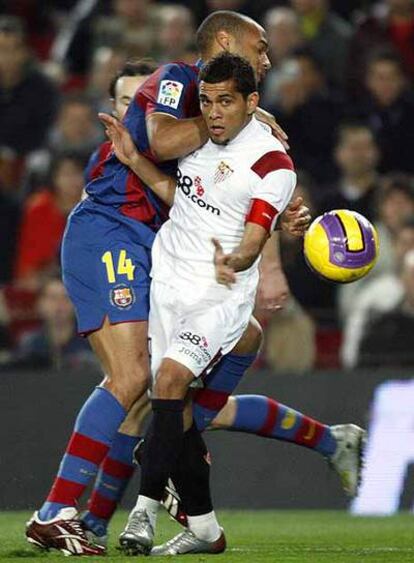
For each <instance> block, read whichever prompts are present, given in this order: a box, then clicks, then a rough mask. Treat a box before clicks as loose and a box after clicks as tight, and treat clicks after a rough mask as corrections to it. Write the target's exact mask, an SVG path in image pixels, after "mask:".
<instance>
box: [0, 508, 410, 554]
mask: <svg viewBox="0 0 414 563" xmlns="http://www.w3.org/2000/svg"><path fill="white" fill-rule="evenodd" d="M28 516H29V514H28V513H25V512H2V513H0V560H1V561H14V562H16V561H21V560H25V561H27V562H28V561H34V562H36V563H40V561H59V560H61V561H63V560H65V559H64V557H63V555H61V554H59V553H58V552H56V551H51V552H46V553H44V552H40V551H37V550H35V549H34V548H32V547H30V546H29V545H28V544H26V542H25V540H24V537H23V527H24V522H25V521H26V519H27V517H28ZM413 518H414V516H413V515H410V514H400V515H398V516H394V517H389V518H361V517H358V518H356V517H352V516H349V515H348V514H346V513H345V512H328V511H289V510H286V511H221V512H219V519H220V522H221V523H222V525H223V526H224V527H225V529H226V535H227V540H228V549H227V551H226V553H225V554H223V555H213V556H204V555H198V556H197V555H192V556H188V555H187V556H181V557H175V558H174V559H173V560H174V561H177V562H179V561H185V562H186V563H193V562H205V561H208V560H211V561H214V563H220V562H222V561H226V562H228V563H230V562H231V563H233V562H234V563H236V562H237V563H256V562H258V563H262V562H266V563H268V562H269V563H270V562H271V563H290V562H291V561H294V562H303V563H308V562H309V563H322V562H324V563H345V562H346V563H350V562H352V563H354V562H355V563H365V562H367V563H369V562H372V563H381V562H383V561H384V562H387V563H388V562H391V561H395V562H398V563H403V562H405V561H411V562H414V534H413V528H414V521H413ZM125 519H126V513H125V512H120V513H118V514H117V516H116V518H115V519H114V522H113V525H112V540H111V542H110V549H109V554H108V556H107V557H99V558H93V560H95V561H96V560H99V561H105V562H111V561H130V560H134V559H135V558H127V557H125V556H124V555H122V554H121V553H120V552H118V551H117V550H116V543H117V542H116V539H117V535H118V533H119V532H120V531H121V529H122V527H123V524H124V522H125ZM177 530H178V526H177V525H176V524H175V523H174V522H171V521H169V520H168V519H167V517H166V516H164V515H163V516H162V517H161V519H160V523H159V535H158V539H159V540H164V539H167V538H168V537H171V536H172V535H174V534H175V533H177ZM163 560H164V561H165V560H167V561H172V558H171V557H169V558H167V559H166V558H163V557H158V558H155V557H153V558H151V561H154V562H155V561H163Z"/></svg>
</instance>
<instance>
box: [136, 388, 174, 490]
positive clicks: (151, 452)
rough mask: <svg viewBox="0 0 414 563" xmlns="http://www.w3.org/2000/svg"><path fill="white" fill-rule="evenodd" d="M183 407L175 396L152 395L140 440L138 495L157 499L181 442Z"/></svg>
mask: <svg viewBox="0 0 414 563" xmlns="http://www.w3.org/2000/svg"><path fill="white" fill-rule="evenodd" d="M183 408H184V402H183V401H179V400H168V399H153V401H152V411H153V417H152V421H151V424H150V426H149V428H148V432H147V435H146V437H145V442H144V451H143V456H142V464H141V487H140V495H144V496H146V497H149V498H152V499H154V500H161V498H162V495H163V492H164V488H165V486H166V484H167V481H168V477H169V476H170V475H171V472H172V469H173V468H174V467H175V465H176V464H177V460H178V458H179V456H180V454H181V451H182V446H183V437H184V433H183Z"/></svg>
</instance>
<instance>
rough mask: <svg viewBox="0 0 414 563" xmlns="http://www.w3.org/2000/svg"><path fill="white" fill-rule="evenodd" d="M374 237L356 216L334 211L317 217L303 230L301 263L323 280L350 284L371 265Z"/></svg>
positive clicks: (375, 248) (374, 256) (375, 251)
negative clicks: (303, 257)
mask: <svg viewBox="0 0 414 563" xmlns="http://www.w3.org/2000/svg"><path fill="white" fill-rule="evenodd" d="M378 252H379V242H378V234H377V232H376V230H375V228H374V226H373V225H372V224H371V223H370V222H369V221H368V219H366V218H365V217H364V216H363V215H361V214H360V213H356V212H355V211H349V210H348V209H336V210H334V211H329V212H327V213H324V214H323V215H320V216H319V217H317V218H316V219H315V220H314V221H313V222H312V224H311V226H310V227H309V229H308V230H307V232H306V234H305V241H304V253H305V259H306V262H307V263H308V265H309V267H310V268H311V270H313V271H314V272H315V273H316V274H318V275H319V276H321V277H322V278H324V279H327V280H330V281H334V282H338V283H350V282H353V281H355V280H359V279H360V278H362V277H364V276H365V275H366V274H367V273H368V272H369V271H370V270H372V268H373V267H374V265H375V262H376V260H377V257H378Z"/></svg>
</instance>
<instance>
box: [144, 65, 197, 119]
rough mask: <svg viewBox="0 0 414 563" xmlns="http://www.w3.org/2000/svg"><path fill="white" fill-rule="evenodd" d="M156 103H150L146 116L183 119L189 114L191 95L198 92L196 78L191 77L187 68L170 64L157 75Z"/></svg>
mask: <svg viewBox="0 0 414 563" xmlns="http://www.w3.org/2000/svg"><path fill="white" fill-rule="evenodd" d="M154 86H155V88H154V101H152V102H149V103H148V105H147V109H146V115H148V114H151V113H156V112H157V113H166V114H168V115H171V116H173V117H175V118H176V119H183V118H184V117H186V115H187V113H188V108H187V105H188V100H189V97H190V94H191V96H192V94H194V92H195V91H196V90H197V82H196V77H195V75H194V77H191V75H190V73H189V72H188V71H187V70H186V68H185V67H183V66H181V65H179V64H168V65H165V66H163V67H162V68H161V69H160V72H159V73H157V81H156V83H155V84H154Z"/></svg>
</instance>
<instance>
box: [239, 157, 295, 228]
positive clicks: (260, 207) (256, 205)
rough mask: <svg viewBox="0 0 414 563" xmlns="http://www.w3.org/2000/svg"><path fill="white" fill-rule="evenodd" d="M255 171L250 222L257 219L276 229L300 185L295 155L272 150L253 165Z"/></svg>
mask: <svg viewBox="0 0 414 563" xmlns="http://www.w3.org/2000/svg"><path fill="white" fill-rule="evenodd" d="M251 171H252V172H251V173H252V175H253V191H252V198H251V203H250V208H249V212H248V213H247V216H246V223H247V222H249V223H257V224H258V225H261V226H262V227H264V228H265V229H266V230H268V231H272V230H274V228H275V225H276V221H277V218H278V216H279V214H280V213H282V212H283V211H284V209H285V208H286V206H287V205H288V203H289V201H290V200H291V198H292V194H293V191H294V189H295V186H296V174H295V171H294V166H293V162H292V159H291V158H290V156H289V155H287V154H286V153H285V152H283V151H277V150H275V151H269V152H267V153H266V154H264V155H263V156H262V157H260V158H259V159H258V160H257V161H256V162H255V163H254V164H253V165H252V167H251Z"/></svg>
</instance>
